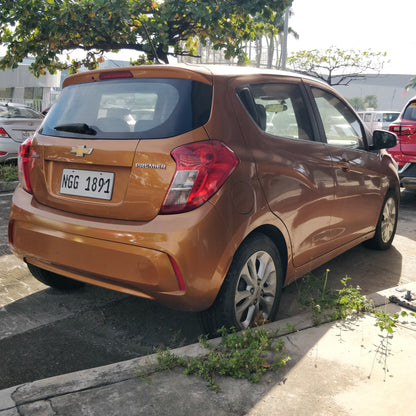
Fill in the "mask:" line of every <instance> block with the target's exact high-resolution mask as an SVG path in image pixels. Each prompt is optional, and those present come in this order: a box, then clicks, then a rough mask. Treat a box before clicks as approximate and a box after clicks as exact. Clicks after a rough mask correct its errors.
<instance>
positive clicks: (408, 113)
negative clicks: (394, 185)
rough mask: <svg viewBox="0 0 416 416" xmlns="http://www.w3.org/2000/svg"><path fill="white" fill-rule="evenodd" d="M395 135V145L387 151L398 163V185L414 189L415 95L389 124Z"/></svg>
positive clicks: (415, 166) (415, 148)
mask: <svg viewBox="0 0 416 416" xmlns="http://www.w3.org/2000/svg"><path fill="white" fill-rule="evenodd" d="M389 130H390V131H392V132H393V133H396V135H397V145H396V146H395V147H393V148H391V149H389V150H388V151H389V152H390V154H391V155H392V156H393V158H394V160H395V161H396V162H397V164H398V165H399V178H400V185H401V186H402V187H404V188H412V189H416V97H413V98H412V99H411V100H410V101H409V102H408V103H407V104H406V106H405V107H404V109H403V111H402V112H401V113H400V116H399V118H398V119H397V120H396V121H394V122H393V123H392V124H390V126H389Z"/></svg>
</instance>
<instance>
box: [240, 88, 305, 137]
mask: <svg viewBox="0 0 416 416" xmlns="http://www.w3.org/2000/svg"><path fill="white" fill-rule="evenodd" d="M249 90H250V92H251V95H252V97H253V99H254V105H252V106H250V105H249V100H248V97H247V89H243V90H241V91H240V93H239V95H240V98H241V101H242V102H243V104H244V105H245V107H246V108H247V110H248V111H249V112H250V113H251V114H252V116H253V118H254V119H255V120H256V122H257V124H258V125H259V127H260V128H261V129H262V130H264V131H265V132H266V133H268V134H270V135H273V136H277V137H284V138H288V139H303V140H312V137H313V136H312V128H311V124H310V120H309V116H308V112H307V110H306V106H305V103H304V100H303V96H302V93H301V90H300V88H299V86H298V85H294V84H280V83H279V84H277V83H276V84H275V83H270V84H269V83H268V84H255V85H250V86H249Z"/></svg>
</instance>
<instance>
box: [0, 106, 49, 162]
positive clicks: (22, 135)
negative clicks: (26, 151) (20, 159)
mask: <svg viewBox="0 0 416 416" xmlns="http://www.w3.org/2000/svg"><path fill="white" fill-rule="evenodd" d="M43 118H44V117H43V115H42V114H41V113H38V112H37V111H35V110H33V109H32V108H30V107H28V106H26V105H23V104H15V103H0V162H5V161H8V160H13V159H15V160H17V153H18V150H19V146H20V144H21V143H22V142H24V141H25V140H26V139H27V138H28V137H30V136H33V134H35V131H36V130H37V128H38V127H39V126H40V125H41V123H42V120H43Z"/></svg>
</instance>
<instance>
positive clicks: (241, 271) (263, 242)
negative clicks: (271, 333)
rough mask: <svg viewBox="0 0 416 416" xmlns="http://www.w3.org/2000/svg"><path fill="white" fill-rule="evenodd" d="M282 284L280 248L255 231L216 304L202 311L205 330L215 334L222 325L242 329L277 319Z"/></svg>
mask: <svg viewBox="0 0 416 416" xmlns="http://www.w3.org/2000/svg"><path fill="white" fill-rule="evenodd" d="M282 286H283V271H282V263H281V260H280V255H279V251H278V250H277V248H276V246H275V245H274V244H273V242H272V240H271V239H270V238H268V237H267V236H265V235H263V234H259V233H258V234H253V235H252V236H250V237H248V238H247V240H246V241H245V242H244V243H243V244H242V245H241V247H240V248H239V249H238V250H237V252H236V254H235V255H234V259H233V261H232V263H231V266H230V269H229V270H228V273H227V276H226V277H225V279H224V282H223V285H222V287H221V289H220V292H219V293H218V296H217V298H216V299H215V302H214V304H213V305H212V306H211V307H210V308H209V309H208V310H206V311H203V312H201V315H200V317H201V324H202V328H203V330H204V331H205V332H206V333H208V334H209V335H213V336H215V335H217V331H218V329H220V328H221V327H223V326H224V327H226V328H227V329H230V328H236V329H237V330H242V329H246V328H248V327H249V326H253V324H256V322H258V321H260V323H261V321H263V322H264V321H272V320H274V319H275V315H276V313H277V310H278V307H279V302H280V296H281V292H282Z"/></svg>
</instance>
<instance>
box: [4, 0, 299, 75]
mask: <svg viewBox="0 0 416 416" xmlns="http://www.w3.org/2000/svg"><path fill="white" fill-rule="evenodd" d="M292 1H293V0H224V1H218V0H165V1H162V0H159V1H158V0H5V1H3V2H2V3H3V4H2V9H1V12H0V44H2V45H3V46H5V47H6V53H5V56H4V57H3V58H1V59H0V69H7V68H16V67H17V65H18V64H19V63H20V62H22V60H23V59H24V58H26V57H29V56H31V57H33V58H34V62H33V63H32V64H31V66H30V70H31V71H32V72H33V73H34V75H35V76H40V75H42V74H43V73H45V71H46V70H48V71H49V72H51V73H54V72H56V70H62V69H69V72H70V73H73V72H76V71H77V69H78V68H79V67H80V66H81V65H84V66H85V67H87V68H88V69H94V68H96V67H97V66H98V64H99V62H102V61H103V54H104V52H115V51H118V50H120V49H130V50H132V51H139V52H143V53H145V54H146V56H147V59H148V60H150V61H152V60H154V59H155V58H159V59H160V60H162V61H164V62H167V61H168V56H169V55H170V54H179V55H180V54H190V55H192V54H194V53H195V42H196V39H198V41H201V42H202V43H204V42H206V41H207V40H210V42H211V43H212V44H213V47H214V49H223V50H224V51H225V55H226V57H227V56H228V57H239V59H240V60H242V61H243V60H244V59H245V55H244V50H243V44H244V42H247V41H248V40H253V39H255V38H256V36H258V34H259V33H266V32H267V31H269V32H270V31H271V30H273V21H274V20H275V18H276V15H279V14H280V15H283V13H284V10H285V8H286V7H288V6H290V4H291V3H292ZM150 39H151V42H150ZM75 49H80V50H82V51H84V55H83V57H82V58H80V59H72V60H71V59H70V58H69V55H67V53H68V51H72V50H75Z"/></svg>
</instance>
